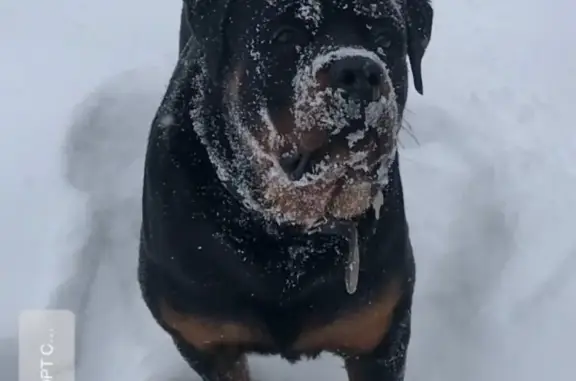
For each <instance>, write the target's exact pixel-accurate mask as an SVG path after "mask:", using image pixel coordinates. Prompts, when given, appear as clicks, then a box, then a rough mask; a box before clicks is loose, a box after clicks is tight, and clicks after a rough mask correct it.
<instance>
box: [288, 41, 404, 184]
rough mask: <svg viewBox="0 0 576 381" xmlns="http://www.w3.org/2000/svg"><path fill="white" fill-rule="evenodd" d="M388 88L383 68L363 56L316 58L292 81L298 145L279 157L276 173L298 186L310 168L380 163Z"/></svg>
mask: <svg viewBox="0 0 576 381" xmlns="http://www.w3.org/2000/svg"><path fill="white" fill-rule="evenodd" d="M391 88H392V86H391V80H390V78H389V77H388V74H387V72H386V66H385V64H384V63H383V62H382V61H381V60H380V59H379V58H378V56H376V55H375V54H372V53H371V52H369V51H366V50H362V49H350V48H348V49H346V48H343V49H338V50H335V51H333V52H330V53H328V54H324V55H321V56H318V57H317V58H316V59H315V60H313V62H312V64H311V65H310V66H308V67H305V68H303V69H301V70H300V72H299V75H298V76H297V77H296V79H295V93H296V104H295V115H296V126H297V129H298V130H300V131H301V136H302V140H301V141H300V144H299V147H298V148H297V149H296V150H295V151H293V152H289V153H288V154H285V155H284V156H283V157H281V158H280V160H279V164H280V166H281V168H282V170H283V171H284V172H285V173H286V175H287V176H288V177H289V178H290V179H292V180H293V181H298V180H300V179H301V178H302V177H303V176H304V175H306V174H307V173H313V172H314V169H313V168H314V167H315V166H316V167H322V168H324V169H325V170H329V169H328V168H329V167H330V166H331V163H332V164H333V163H334V162H337V161H340V162H341V163H342V162H343V161H348V164H349V165H356V163H354V161H356V162H358V161H362V160H364V161H366V162H370V163H372V164H374V163H375V161H378V160H379V159H380V158H382V157H383V156H384V155H385V154H386V152H385V151H386V150H389V149H387V148H386V147H384V146H385V145H389V146H390V145H393V144H392V141H393V139H394V136H393V135H394V132H393V130H394V125H395V123H394V122H395V121H396V117H395V112H394V111H395V107H396V105H395V102H394V101H392V102H390V101H391V97H393V94H392V93H393V91H391ZM391 109H394V110H391ZM391 111H392V112H391ZM307 136H314V137H315V139H314V140H310V139H307V138H306V137H307ZM318 136H322V137H323V138H318ZM388 143H390V144H388ZM388 148H390V147H388ZM322 160H324V163H323V164H322V165H321V166H318V164H319V163H320V162H321V161H322ZM370 163H368V164H367V165H368V166H370Z"/></svg>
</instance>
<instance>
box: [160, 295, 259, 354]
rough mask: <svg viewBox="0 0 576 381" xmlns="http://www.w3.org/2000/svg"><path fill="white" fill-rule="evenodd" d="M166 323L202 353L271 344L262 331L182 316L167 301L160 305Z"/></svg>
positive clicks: (229, 323) (230, 323) (235, 324)
mask: <svg viewBox="0 0 576 381" xmlns="http://www.w3.org/2000/svg"><path fill="white" fill-rule="evenodd" d="M160 314H161V317H162V319H163V320H164V322H165V323H166V324H167V325H168V326H169V327H171V328H172V329H174V330H175V331H178V333H179V334H180V335H181V336H182V338H183V339H184V340H185V341H186V342H187V343H189V344H190V345H192V346H194V347H195V348H196V349H198V350H200V351H210V350H211V349H214V348H216V347H222V346H229V347H235V346H238V345H249V344H262V343H269V342H270V340H269V338H268V337H267V336H266V335H264V334H263V333H262V332H261V331H260V330H258V329H255V328H253V327H250V326H248V325H246V324H242V323H236V322H212V321H210V320H208V319H204V318H201V317H198V316H194V315H188V314H182V313H179V312H177V311H175V310H174V309H172V308H171V307H170V306H169V305H168V303H166V301H162V303H161V305H160Z"/></svg>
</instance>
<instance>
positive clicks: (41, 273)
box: [0, 0, 576, 381]
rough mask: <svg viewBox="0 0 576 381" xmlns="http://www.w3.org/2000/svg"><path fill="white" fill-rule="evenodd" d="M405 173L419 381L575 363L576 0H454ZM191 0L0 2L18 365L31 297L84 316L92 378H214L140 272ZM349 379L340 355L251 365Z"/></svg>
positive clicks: (6, 355) (471, 379) (2, 158)
mask: <svg viewBox="0 0 576 381" xmlns="http://www.w3.org/2000/svg"><path fill="white" fill-rule="evenodd" d="M434 5H435V11H436V18H435V26H434V32H433V37H432V43H431V45H430V49H429V51H428V52H427V55H426V57H425V58H424V66H423V67H424V88H425V95H424V96H423V97H420V96H418V95H417V94H416V92H415V91H412V90H411V94H410V98H409V103H408V113H407V119H408V121H409V122H410V124H411V125H412V131H413V134H414V135H415V136H416V139H417V141H416V140H415V139H413V138H412V137H411V136H410V135H409V134H404V136H403V137H402V143H403V148H402V150H401V167H402V169H401V170H402V176H403V180H404V185H405V195H406V201H407V212H408V218H409V222H410V225H411V235H412V239H413V244H414V248H415V254H416V257H417V265H418V280H417V291H416V300H415V304H414V313H413V325H414V330H413V338H412V342H411V345H410V352H409V362H408V375H407V381H424V380H425V381H436V380H438V381H440V380H442V381H514V380H523V381H542V380H555V381H571V380H574V379H575V378H576V355H575V354H574V350H575V349H574V343H575V342H576V329H575V323H576V277H575V275H576V223H575V222H574V220H575V217H574V216H575V215H576V168H575V167H576V165H575V163H576V124H575V123H574V119H573V118H574V104H575V100H576V96H575V95H574V92H575V91H576V43H575V42H574V36H575V35H576V26H574V25H575V24H574V19H575V17H576V3H575V2H574V0H554V1H551V0H548V1H547V0H505V1H503V0H436V1H435V3H434ZM179 11H180V1H179V0H172V1H169V2H168V1H152V0H101V1H85V0H74V1H73V0H52V1H35V2H25V1H21V0H2V1H1V2H0V52H1V57H2V58H0V116H1V119H0V128H1V138H0V178H1V180H0V181H1V182H0V242H1V244H2V246H1V250H0V311H1V314H0V378H1V379H2V380H7V381H14V380H16V364H17V362H16V350H17V345H16V341H15V335H16V332H17V317H18V313H19V312H20V311H21V310H22V309H28V308H42V307H58V308H70V309H72V310H73V311H74V312H75V313H76V314H77V318H78V335H79V340H78V341H79V346H78V351H77V356H78V360H79V365H78V369H77V378H76V379H77V380H78V381H96V380H98V381H100V380H106V381H120V380H122V381H127V380H129V381H176V380H178V381H184V380H197V378H196V376H195V375H194V374H193V373H192V371H191V370H188V369H187V367H186V366H185V365H184V363H183V361H182V360H181V359H180V358H179V356H178V355H177V353H176V351H175V349H174V348H173V347H172V344H171V341H170V340H169V339H168V337H167V336H166V335H165V334H164V333H163V332H162V331H161V330H160V328H158V327H157V326H156V325H155V324H154V323H153V321H152V319H151V317H150V315H149V313H148V311H147V310H146V309H145V307H144V304H143V302H142V301H141V300H140V298H139V291H138V288H137V284H136V258H137V251H136V249H137V230H138V218H139V210H138V206H139V191H140V180H141V176H142V161H143V153H144V149H145V139H146V135H147V132H148V127H149V124H150V121H151V118H152V115H153V114H154V112H155V108H156V106H157V105H158V102H159V101H160V98H161V96H162V95H163V92H164V89H165V85H166V83H167V80H168V78H169V76H170V73H171V70H172V66H173V64H174V61H175V59H176V49H177V29H178V22H179ZM252 369H253V373H254V376H255V379H256V380H258V381H295V380H318V379H325V380H334V381H344V380H345V376H344V372H343V370H342V368H341V363H340V360H338V359H336V358H334V357H331V356H325V357H324V358H323V359H321V360H317V361H309V362H302V363H299V364H297V365H295V366H289V365H288V364H287V363H285V362H283V361H281V360H279V359H276V358H255V359H254V360H253V361H252Z"/></svg>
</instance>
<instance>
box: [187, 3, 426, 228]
mask: <svg viewBox="0 0 576 381" xmlns="http://www.w3.org/2000/svg"><path fill="white" fill-rule="evenodd" d="M191 1H192V2H191V3H189V12H190V13H189V18H190V25H191V26H192V29H193V33H194V35H195V36H196V38H197V39H198V41H199V42H200V45H201V46H202V48H203V50H204V53H205V56H204V59H205V63H206V69H207V72H208V75H209V77H210V79H211V80H210V83H211V85H210V86H212V87H215V88H218V89H219V91H220V92H221V95H222V96H221V99H222V113H223V115H224V118H225V120H226V123H225V125H226V127H225V129H226V132H225V134H223V136H226V139H228V140H229V141H228V145H229V147H231V148H230V150H231V154H228V155H218V154H212V155H211V159H212V161H213V164H214V165H216V166H217V167H218V168H219V173H224V172H227V176H228V177H233V178H234V180H235V182H236V185H234V186H235V187H237V188H238V189H240V188H242V189H241V192H240V193H241V194H242V195H243V197H244V198H246V199H247V200H249V201H250V203H251V207H252V208H254V209H257V210H259V211H260V212H262V213H263V214H264V215H265V216H266V217H267V218H270V219H274V220H276V221H277V222H280V223H282V222H285V223H291V224H297V225H303V226H311V225H314V224H318V223H319V222H320V221H326V220H331V219H350V218H353V217H355V216H358V215H360V214H361V213H362V212H364V211H365V210H366V209H367V208H368V207H369V206H370V205H371V204H372V202H373V198H374V197H375V196H376V195H377V192H379V191H380V190H381V189H382V188H383V186H384V185H385V184H386V181H387V175H388V170H389V167H390V165H391V164H392V162H393V161H394V160H395V156H396V148H397V140H398V133H399V130H400V126H401V122H402V113H403V110H404V105H405V102H406V96H407V88H408V75H407V73H408V69H407V58H409V60H410V63H411V67H412V73H413V78H414V85H415V87H416V89H417V90H418V92H420V93H422V79H421V69H420V66H421V65H420V63H421V60H422V57H423V55H424V51H425V50H426V47H427V45H428V42H429V40H430V35H431V27H432V7H431V5H430V3H429V0H250V1H240V0H191ZM205 128H209V127H207V126H205ZM205 144H206V143H205ZM212 148H214V147H212ZM209 151H210V147H209ZM212 152H214V149H212ZM227 180H229V178H228V179H227Z"/></svg>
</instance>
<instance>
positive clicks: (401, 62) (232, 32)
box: [139, 0, 433, 381]
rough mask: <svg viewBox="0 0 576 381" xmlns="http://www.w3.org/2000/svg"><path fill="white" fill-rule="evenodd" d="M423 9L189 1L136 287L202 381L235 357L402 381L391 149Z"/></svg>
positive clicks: (403, 252)
mask: <svg viewBox="0 0 576 381" xmlns="http://www.w3.org/2000/svg"><path fill="white" fill-rule="evenodd" d="M432 16H433V11H432V7H431V5H430V4H429V1H428V0H186V1H185V5H184V9H183V13H182V24H181V35H180V40H181V41H180V51H181V55H180V59H179V62H178V64H177V66H176V69H175V71H174V73H173V76H172V79H171V81H170V84H169V87H168V90H167V93H166V95H165V97H164V100H163V102H162V104H161V106H160V108H159V110H158V113H157V115H156V118H155V120H154V122H153V125H152V129H151V132H150V137H149V145H148V151H147V156H146V167H145V178H144V194H143V224H142V234H141V250H140V274H139V277H140V284H141V287H142V291H143V295H144V298H145V301H146V303H147V305H148V307H149V308H150V310H151V312H152V314H153V315H154V317H155V318H156V320H157V321H158V323H159V324H160V325H161V326H162V327H163V328H164V329H165V330H166V331H167V332H168V333H169V334H170V335H171V336H172V337H173V339H174V341H175V343H176V345H177V347H178V349H179V350H180V352H181V354H182V355H183V356H184V358H185V359H186V360H187V361H188V363H189V364H190V366H191V367H192V368H193V369H194V370H195V371H196V372H197V373H198V374H200V375H201V377H202V379H203V380H205V381H225V380H227V381H247V380H249V375H248V369H247V364H246V354H249V353H262V354H280V355H281V356H283V357H284V358H286V359H288V360H290V361H295V360H297V359H299V358H300V357H302V356H315V355H317V354H319V353H321V352H323V351H329V352H333V353H337V354H339V355H341V356H342V357H343V358H344V360H345V363H346V369H347V372H348V375H349V379H350V380H353V381H399V380H402V379H403V378H404V368H405V361H406V352H407V347H408V342H409V338H410V310H411V303H412V293H413V288H414V279H415V267H414V258H413V254H412V249H411V244H410V240H409V235H408V227H407V222H406V217H405V212H404V201H403V193H402V185H401V180H400V173H399V164H398V154H397V150H396V148H397V139H398V132H399V129H400V126H401V123H402V114H403V111H404V105H405V103H406V97H407V92H408V82H409V80H408V67H407V66H408V65H407V60H408V59H409V61H410V64H411V67H412V73H413V78H414V84H415V87H416V89H417V90H418V91H419V92H420V93H421V92H422V79H421V69H420V66H421V60H422V57H423V55H424V51H425V49H426V47H427V45H428V42H429V40H430V35H431V27H432Z"/></svg>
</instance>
